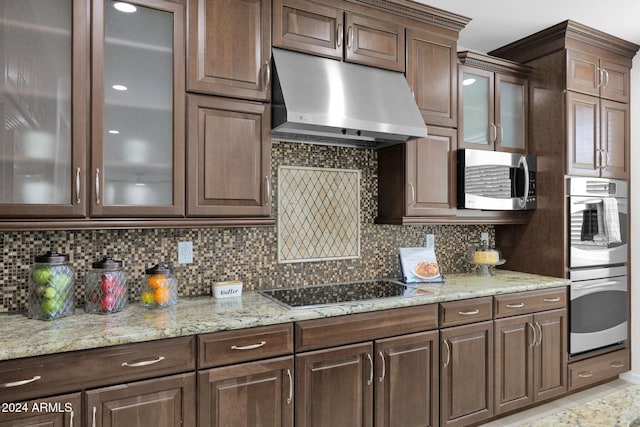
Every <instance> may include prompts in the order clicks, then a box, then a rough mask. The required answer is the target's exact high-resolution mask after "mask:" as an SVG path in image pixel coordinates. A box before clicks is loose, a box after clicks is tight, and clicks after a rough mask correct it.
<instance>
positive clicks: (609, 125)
mask: <svg viewBox="0 0 640 427" xmlns="http://www.w3.org/2000/svg"><path fill="white" fill-rule="evenodd" d="M566 103H567V130H568V132H567V137H568V165H567V172H568V173H569V174H570V175H582V176H596V177H603V178H618V179H628V178H629V156H628V155H627V153H629V143H630V135H629V128H630V122H629V120H630V119H629V104H623V103H620V102H614V101H609V100H606V99H601V98H597V97H594V96H590V95H584V94H580V93H575V92H567V95H566Z"/></svg>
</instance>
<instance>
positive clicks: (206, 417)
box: [198, 356, 294, 427]
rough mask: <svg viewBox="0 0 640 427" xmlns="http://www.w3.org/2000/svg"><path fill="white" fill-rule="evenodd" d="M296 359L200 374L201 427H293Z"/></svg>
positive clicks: (259, 363)
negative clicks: (294, 367) (294, 361)
mask: <svg viewBox="0 0 640 427" xmlns="http://www.w3.org/2000/svg"><path fill="white" fill-rule="evenodd" d="M293 378H294V370H293V356H287V357H281V358H278V359H267V360H260V361H256V362H249V363H244V364H235V365H231V366H225V367H220V368H213V369H209V370H206V371H200V372H198V425H199V426H201V427H205V426H210V427H244V426H263V427H293V397H294V396H293V390H294V383H293Z"/></svg>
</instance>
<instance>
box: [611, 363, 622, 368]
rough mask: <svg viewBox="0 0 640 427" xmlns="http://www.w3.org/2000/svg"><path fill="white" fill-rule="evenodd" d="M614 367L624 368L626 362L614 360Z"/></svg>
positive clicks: (612, 365)
mask: <svg viewBox="0 0 640 427" xmlns="http://www.w3.org/2000/svg"><path fill="white" fill-rule="evenodd" d="M611 367H612V368H624V362H613V363H612V364H611Z"/></svg>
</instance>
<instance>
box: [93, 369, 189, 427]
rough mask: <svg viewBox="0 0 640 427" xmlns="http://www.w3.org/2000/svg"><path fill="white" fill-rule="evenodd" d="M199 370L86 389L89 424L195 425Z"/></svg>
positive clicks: (114, 426)
mask: <svg viewBox="0 0 640 427" xmlns="http://www.w3.org/2000/svg"><path fill="white" fill-rule="evenodd" d="M195 388H196V381H195V374H194V373H190V374H182V375H174V376H171V377H164V378H157V379H153V380H146V381H140V382H136V383H130V384H122V385H117V386H112V387H105V388H102V389H97V390H90V391H86V392H85V395H86V408H85V409H86V412H85V415H84V422H85V425H87V426H89V425H90V426H96V427H102V426H109V427H148V426H157V427H181V426H190V425H195V422H196V420H195V411H196V397H195Z"/></svg>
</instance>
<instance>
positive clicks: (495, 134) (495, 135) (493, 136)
mask: <svg viewBox="0 0 640 427" xmlns="http://www.w3.org/2000/svg"><path fill="white" fill-rule="evenodd" d="M491 130H492V131H493V133H492V134H491V135H489V142H496V139H497V138H498V129H497V128H496V125H495V123H491Z"/></svg>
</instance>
